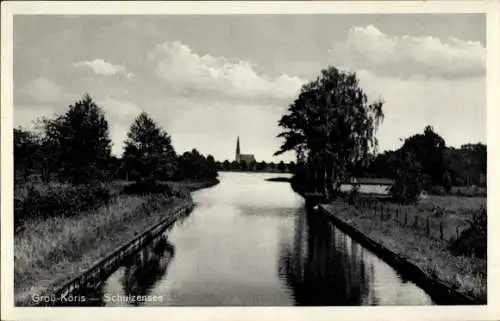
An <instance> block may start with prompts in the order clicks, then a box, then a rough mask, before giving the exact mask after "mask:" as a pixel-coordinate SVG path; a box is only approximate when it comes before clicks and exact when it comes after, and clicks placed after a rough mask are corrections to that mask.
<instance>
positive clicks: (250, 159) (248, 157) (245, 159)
mask: <svg viewBox="0 0 500 321" xmlns="http://www.w3.org/2000/svg"><path fill="white" fill-rule="evenodd" d="M235 160H236V161H237V162H238V163H241V162H245V163H247V164H250V163H252V162H255V156H254V155H253V154H247V155H245V154H242V153H241V151H240V136H238V138H237V139H236V157H235Z"/></svg>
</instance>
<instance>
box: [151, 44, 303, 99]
mask: <svg viewBox="0 0 500 321" xmlns="http://www.w3.org/2000/svg"><path fill="white" fill-rule="evenodd" d="M148 58H149V60H150V61H152V62H153V63H154V67H155V71H156V74H157V76H159V77H160V78H161V79H163V80H164V81H166V82H167V83H168V85H169V89H170V90H175V91H177V92H180V93H189V94H193V93H204V92H205V93H207V92H210V94H218V95H219V96H226V97H233V98H238V99H256V100H265V99H274V100H288V99H290V98H293V97H294V96H295V95H296V94H297V93H298V92H299V90H300V88H301V86H302V84H303V83H304V82H305V80H303V79H301V78H299V77H294V76H289V75H286V74H283V75H279V76H275V77H273V76H269V75H265V74H260V73H258V72H257V71H256V70H255V65H253V64H251V63H250V62H248V61H242V60H240V61H231V60H229V59H227V58H224V57H214V56H211V55H208V54H207V55H203V56H201V55H199V54H197V53H194V52H193V51H192V50H191V48H189V47H188V46H187V45H184V44H182V43H180V42H167V43H163V44H161V45H158V46H156V48H155V49H154V50H153V51H152V52H151V53H150V54H149V55H148Z"/></svg>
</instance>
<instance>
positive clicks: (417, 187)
mask: <svg viewBox="0 0 500 321" xmlns="http://www.w3.org/2000/svg"><path fill="white" fill-rule="evenodd" d="M425 184H426V177H425V175H424V174H423V172H422V166H421V164H420V163H419V162H418V161H416V158H415V156H414V155H413V154H412V153H410V152H407V153H405V154H403V155H400V158H399V160H398V168H397V174H396V179H395V180H394V183H393V184H392V186H391V188H390V194H391V197H392V198H393V200H395V201H396V202H398V203H401V204H410V203H415V202H417V201H418V199H419V196H420V193H421V192H422V190H423V187H424V186H425Z"/></svg>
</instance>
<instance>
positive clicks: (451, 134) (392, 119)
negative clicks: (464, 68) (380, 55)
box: [357, 70, 486, 150]
mask: <svg viewBox="0 0 500 321" xmlns="http://www.w3.org/2000/svg"><path fill="white" fill-rule="evenodd" d="M357 75H358V77H359V79H360V86H361V87H362V88H363V90H365V92H366V93H367V95H368V97H369V98H377V97H379V96H381V97H383V99H384V101H385V104H384V106H383V110H384V114H385V119H384V122H383V123H382V125H381V127H380V130H379V131H378V133H377V137H378V139H379V143H380V148H381V150H384V149H396V148H399V147H400V146H401V144H402V143H401V142H400V141H399V138H407V137H409V136H411V135H414V134H416V133H421V132H423V130H424V127H425V126H426V125H432V126H433V127H434V129H435V130H436V131H437V132H438V133H439V134H440V135H441V136H442V137H443V138H444V139H445V141H446V144H447V145H451V146H460V145H461V144H465V143H469V142H478V141H482V142H486V95H485V93H486V79H485V77H469V78H460V79H454V80H447V79H443V78H440V77H433V78H429V77H409V78H407V79H400V78H397V77H394V76H382V77H381V76H379V75H376V74H374V73H373V72H371V71H367V70H359V71H358V73H357Z"/></svg>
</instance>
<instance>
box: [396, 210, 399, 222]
mask: <svg viewBox="0 0 500 321" xmlns="http://www.w3.org/2000/svg"><path fill="white" fill-rule="evenodd" d="M396 223H398V224H399V209H396Z"/></svg>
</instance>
